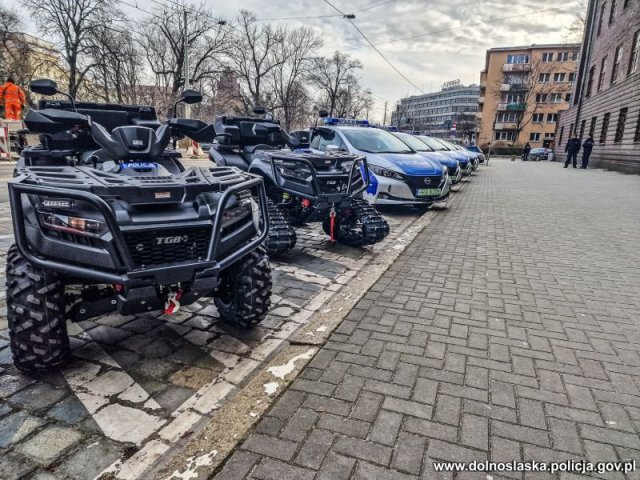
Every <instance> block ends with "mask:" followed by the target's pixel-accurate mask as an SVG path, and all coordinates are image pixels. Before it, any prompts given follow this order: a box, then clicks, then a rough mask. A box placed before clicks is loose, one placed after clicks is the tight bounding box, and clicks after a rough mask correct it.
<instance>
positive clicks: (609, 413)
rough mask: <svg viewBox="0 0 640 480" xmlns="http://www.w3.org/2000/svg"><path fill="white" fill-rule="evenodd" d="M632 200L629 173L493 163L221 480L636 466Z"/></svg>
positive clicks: (634, 183)
mask: <svg viewBox="0 0 640 480" xmlns="http://www.w3.org/2000/svg"><path fill="white" fill-rule="evenodd" d="M639 205H640V177H637V176H624V175H621V174H618V173H614V172H605V171H599V170H588V171H582V170H573V169H568V170H563V169H562V168H561V165H560V164H557V163H546V162H541V163H531V162H529V163H527V164H525V163H522V162H516V163H512V162H506V161H494V162H492V163H491V166H490V167H488V168H483V169H482V173H481V175H479V176H478V177H476V178H475V179H474V181H473V182H472V183H471V184H469V185H467V187H466V191H465V193H464V195H459V196H456V197H455V198H454V199H453V201H452V202H451V204H450V208H449V211H448V212H446V213H443V214H440V215H438V216H437V217H436V218H435V219H434V221H433V222H432V224H431V225H430V227H429V228H428V229H427V230H426V231H424V232H422V234H420V235H419V236H418V237H417V238H416V239H415V240H414V242H413V243H412V244H411V245H410V247H409V248H408V249H407V250H406V251H405V252H404V253H403V254H402V255H401V256H400V257H399V259H398V261H397V262H396V263H395V264H394V265H393V266H392V267H391V269H390V270H389V271H387V272H386V274H384V275H383V276H382V277H381V278H380V280H379V281H378V282H377V284H376V285H375V286H374V287H373V288H372V290H371V291H370V292H369V293H368V294H367V295H366V296H365V297H364V298H363V299H362V300H361V301H360V302H359V303H358V304H357V306H356V307H355V308H354V309H353V310H352V311H351V312H350V314H349V315H348V317H347V319H346V320H345V321H344V322H343V323H342V324H341V326H340V327H338V329H337V330H336V331H335V332H334V333H333V335H332V337H331V338H330V341H329V342H328V343H327V344H326V345H325V346H324V347H323V348H322V349H321V350H320V351H319V353H318V354H317V355H316V356H315V358H314V359H313V360H312V361H311V362H310V363H309V364H308V365H307V367H306V368H305V369H304V370H303V372H302V374H301V376H300V377H299V378H298V379H297V380H296V381H295V382H294V383H293V384H292V385H291V387H290V388H289V390H288V391H286V392H285V393H284V394H283V395H282V397H281V398H280V399H279V400H278V401H277V402H276V403H275V404H274V406H273V407H272V408H271V410H270V411H269V412H268V414H267V416H265V418H263V419H262V421H261V422H260V423H259V424H258V426H257V427H256V428H255V430H254V431H253V432H252V433H251V434H250V435H249V436H248V438H247V439H246V440H245V441H244V442H243V443H242V444H241V446H240V448H238V449H237V450H236V451H235V453H234V454H233V455H232V456H231V457H230V458H229V459H228V460H227V462H226V464H225V465H224V467H223V469H222V470H221V471H219V472H218V474H217V475H216V476H215V478H216V479H217V480H223V479H225V480H226V479H240V478H255V479H263V480H266V479H277V480H284V479H312V478H315V479H317V480H320V479H331V480H338V479H343V478H344V479H346V478H355V479H376V480H383V479H398V480H404V479H407V480H408V479H416V478H425V479H427V478H428V479H431V478H480V479H483V480H484V479H487V480H491V479H498V478H505V477H503V476H501V475H503V474H496V473H490V474H487V473H482V474H479V473H475V474H469V473H466V474H461V473H459V474H455V475H453V474H450V473H449V474H444V473H436V472H435V471H434V469H433V462H434V461H438V460H445V461H458V462H460V461H463V462H468V461H472V460H485V459H488V460H492V461H513V460H537V461H542V462H551V461H556V460H557V461H562V460H569V459H572V460H581V459H583V460H588V461H591V462H598V461H622V460H640V436H639V432H640V368H639V367H640V354H639V353H640V248H639V243H640V209H639V208H638V206H639ZM638 463H639V466H640V461H639V462H638ZM509 478H555V477H554V476H552V475H550V474H546V473H536V474H533V473H528V474H527V475H526V476H523V474H510V475H509ZM562 478H567V479H569V478H572V479H573V478H582V477H581V476H578V475H575V476H574V475H569V474H564V475H563V477H562ZM602 478H625V477H624V476H623V475H622V474H620V473H609V474H605V475H603V476H602ZM627 478H640V476H639V475H638V473H637V472H634V473H633V474H630V475H628V477H627Z"/></svg>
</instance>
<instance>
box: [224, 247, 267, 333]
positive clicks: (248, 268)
mask: <svg viewBox="0 0 640 480" xmlns="http://www.w3.org/2000/svg"><path fill="white" fill-rule="evenodd" d="M220 275H221V278H220V286H219V287H218V288H217V290H216V293H215V295H216V296H215V298H214V302H215V304H216V307H217V308H218V313H220V317H221V318H222V319H223V320H224V321H225V322H227V323H229V324H231V325H233V326H235V327H240V328H251V327H253V326H254V325H257V324H258V323H260V322H261V321H262V320H264V318H265V317H266V316H267V313H268V312H269V305H270V304H271V286H272V283H271V267H270V266H269V260H268V258H267V255H266V253H265V252H264V250H263V249H258V250H255V251H253V252H251V253H249V254H248V255H247V256H245V257H243V258H242V259H240V260H238V261H237V262H236V263H234V264H233V265H232V266H231V267H229V268H227V269H226V270H225V271H223V272H222V273H221V274H220Z"/></svg>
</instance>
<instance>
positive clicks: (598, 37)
mask: <svg viewBox="0 0 640 480" xmlns="http://www.w3.org/2000/svg"><path fill="white" fill-rule="evenodd" d="M572 133H575V134H576V135H578V137H579V138H580V139H581V140H582V141H584V140H585V139H586V138H587V136H588V135H589V134H591V135H593V139H594V142H595V145H594V148H593V152H592V154H591V158H590V161H589V164H590V165H591V166H594V167H601V168H608V169H614V170H620V171H626V172H632V173H640V2H639V1H638V0H590V1H589V7H588V10H587V20H586V22H585V30H584V36H583V44H582V48H581V51H580V67H579V70H578V76H577V79H576V82H575V85H574V89H573V101H572V102H571V108H570V109H568V110H566V111H564V112H562V114H561V115H560V120H559V122H558V128H557V132H556V135H557V137H558V142H557V145H556V148H555V153H556V156H557V157H558V158H559V159H560V160H564V159H565V158H566V153H565V151H564V149H565V147H566V142H567V139H568V138H569V137H570V136H571V134H572Z"/></svg>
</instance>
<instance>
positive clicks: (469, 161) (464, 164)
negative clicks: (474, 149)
mask: <svg viewBox="0 0 640 480" xmlns="http://www.w3.org/2000/svg"><path fill="white" fill-rule="evenodd" d="M417 137H418V138H419V139H420V140H422V141H423V142H425V143H426V144H427V145H429V146H430V147H431V148H433V149H434V150H435V151H436V152H440V153H442V154H443V155H446V156H448V157H449V158H455V159H456V160H457V161H458V162H459V163H460V170H461V172H462V176H463V177H468V176H469V175H471V172H473V156H472V154H471V152H466V153H465V152H461V151H459V150H457V149H456V148H454V147H453V146H452V145H447V144H446V142H445V141H444V140H442V139H440V138H434V137H429V136H427V135H418V136H417Z"/></svg>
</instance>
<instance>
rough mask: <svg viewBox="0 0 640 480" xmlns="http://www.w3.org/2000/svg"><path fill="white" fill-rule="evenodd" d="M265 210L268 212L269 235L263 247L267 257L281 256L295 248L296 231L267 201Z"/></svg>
mask: <svg viewBox="0 0 640 480" xmlns="http://www.w3.org/2000/svg"><path fill="white" fill-rule="evenodd" d="M267 210H268V212H269V235H268V237H267V241H266V242H265V247H266V249H267V253H268V254H269V255H271V256H276V255H281V254H283V253H284V252H286V251H287V250H291V249H292V248H293V247H295V245H296V231H295V230H294V229H293V227H292V226H291V225H289V222H287V218H286V217H285V216H284V214H283V213H282V212H281V211H280V209H279V208H278V206H277V205H276V204H275V203H273V202H272V201H271V200H267Z"/></svg>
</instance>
